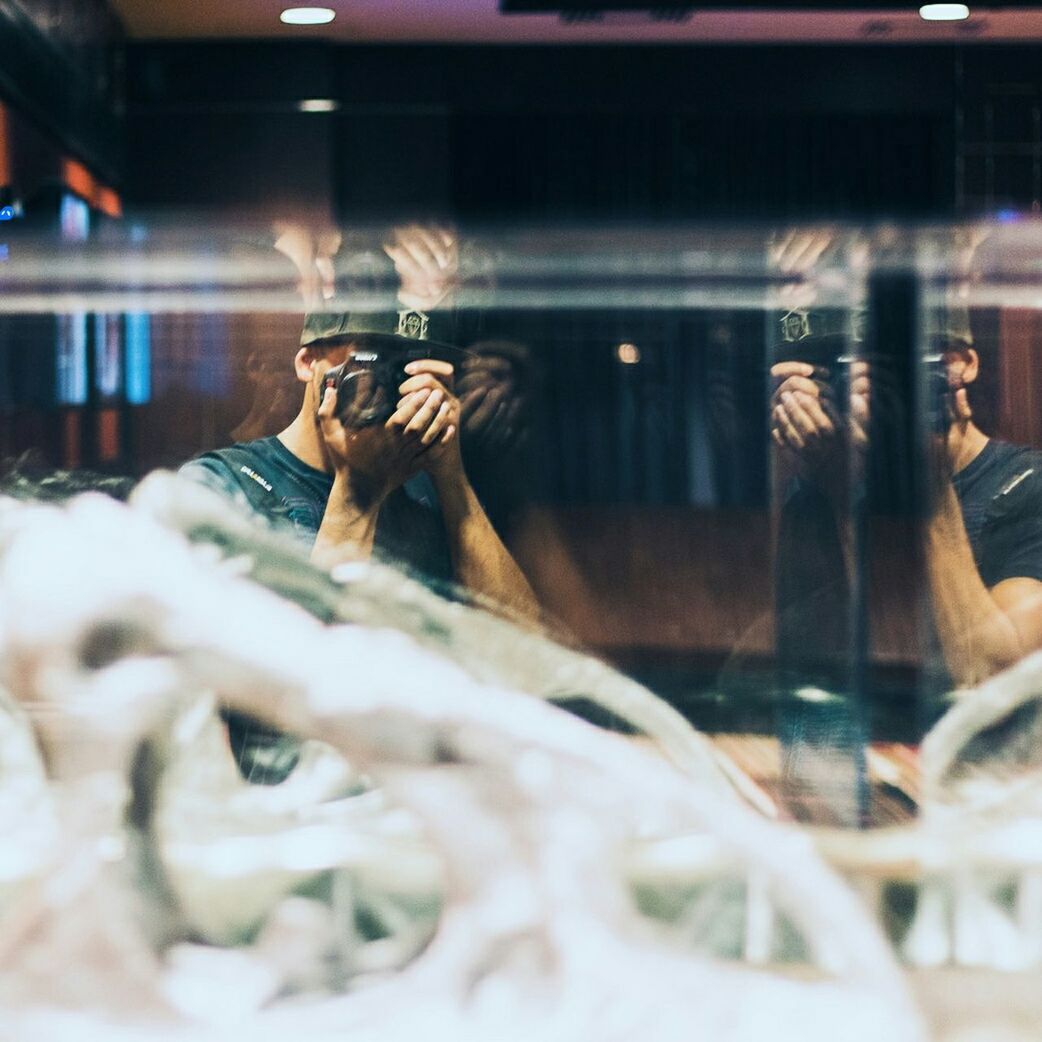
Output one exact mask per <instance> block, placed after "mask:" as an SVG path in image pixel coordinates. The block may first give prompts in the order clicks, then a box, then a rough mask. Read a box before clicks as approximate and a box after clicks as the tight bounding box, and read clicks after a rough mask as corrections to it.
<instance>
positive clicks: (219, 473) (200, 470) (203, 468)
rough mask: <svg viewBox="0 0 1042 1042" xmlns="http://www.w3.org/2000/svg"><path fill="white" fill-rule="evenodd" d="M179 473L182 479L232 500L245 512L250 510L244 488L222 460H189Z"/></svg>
mask: <svg viewBox="0 0 1042 1042" xmlns="http://www.w3.org/2000/svg"><path fill="white" fill-rule="evenodd" d="M177 473H178V475H179V476H180V477H183V478H188V479H189V481H195V482H198V483H199V484H200V485H205V486H206V488H208V489H210V490H211V491H213V492H217V493H219V494H220V495H222V496H224V497H225V498H226V499H230V500H231V501H232V502H233V503H235V504H236V506H239V507H241V508H242V509H243V510H245V511H249V510H250V504H249V501H248V500H247V498H246V494H245V493H244V492H243V490H242V487H241V486H240V485H239V483H238V482H237V481H236V480H235V477H234V475H233V474H232V472H231V471H230V470H229V469H228V468H227V467H226V466H225V465H224V464H223V463H222V462H221V461H220V460H216V459H207V458H205V457H203V458H200V459H193V460H189V461H188V462H187V463H186V464H184V466H182V467H181V469H180V470H179V471H178V472H177Z"/></svg>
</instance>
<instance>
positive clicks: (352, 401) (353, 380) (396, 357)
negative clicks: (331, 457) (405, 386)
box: [319, 337, 455, 430]
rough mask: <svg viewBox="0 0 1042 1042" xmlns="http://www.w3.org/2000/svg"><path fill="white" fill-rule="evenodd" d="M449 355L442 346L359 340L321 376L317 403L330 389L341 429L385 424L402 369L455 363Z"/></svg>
mask: <svg viewBox="0 0 1042 1042" xmlns="http://www.w3.org/2000/svg"><path fill="white" fill-rule="evenodd" d="M449 354H450V352H449V351H448V350H447V349H446V348H444V347H436V346H435V345H433V344H430V343H427V342H422V341H421V342H418V343H409V342H407V341H403V340H400V339H392V338H390V337H386V338H380V339H377V338H372V339H362V338H360V339H359V340H358V342H357V343H355V344H353V345H352V346H351V348H350V350H349V352H348V357H347V358H346V359H345V360H344V361H343V362H341V363H340V365H336V366H333V368H331V369H328V370H327V371H326V372H325V374H324V375H323V377H322V382H321V384H320V385H319V402H320V403H321V401H322V399H323V398H324V397H325V393H326V389H327V388H330V387H331V388H332V389H333V390H334V391H336V394H337V399H336V415H337V418H338V419H339V420H340V422H341V423H342V424H343V425H344V426H345V427H349V428H351V429H354V430H358V429H361V428H364V427H373V426H377V425H379V424H383V423H386V422H387V420H388V419H390V417H391V416H392V415H394V412H395V410H396V409H397V407H398V401H399V399H400V398H401V394H400V393H399V390H398V388H399V387H400V386H401V385H402V383H404V382H405V381H406V380H407V379H408V378H409V374H408V373H407V372H406V371H405V367H406V366H407V365H408V364H409V363H410V362H415V361H419V360H420V359H422V358H435V359H440V360H442V361H446V362H450V363H453V364H455V363H454V360H453V359H452V358H450V357H448V356H449Z"/></svg>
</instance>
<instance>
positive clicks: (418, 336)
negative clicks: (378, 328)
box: [396, 310, 430, 340]
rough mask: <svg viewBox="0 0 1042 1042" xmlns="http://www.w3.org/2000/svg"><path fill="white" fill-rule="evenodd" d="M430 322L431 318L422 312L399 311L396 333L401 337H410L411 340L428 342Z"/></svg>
mask: <svg viewBox="0 0 1042 1042" xmlns="http://www.w3.org/2000/svg"><path fill="white" fill-rule="evenodd" d="M429 321H430V316H429V315H425V314H424V313H423V312H422V311H414V310H409V311H399V312H398V329H397V331H396V332H397V333H398V335H399V336H407V337H409V339H410V340H426V339H427V323H428V322H429Z"/></svg>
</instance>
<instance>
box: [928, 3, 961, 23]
mask: <svg viewBox="0 0 1042 1042" xmlns="http://www.w3.org/2000/svg"><path fill="white" fill-rule="evenodd" d="M919 17H920V18H923V19H925V20H926V21H927V22H962V21H965V20H966V19H967V18H969V17H970V9H969V8H968V7H967V6H966V5H965V4H924V5H923V6H922V7H920V8H919Z"/></svg>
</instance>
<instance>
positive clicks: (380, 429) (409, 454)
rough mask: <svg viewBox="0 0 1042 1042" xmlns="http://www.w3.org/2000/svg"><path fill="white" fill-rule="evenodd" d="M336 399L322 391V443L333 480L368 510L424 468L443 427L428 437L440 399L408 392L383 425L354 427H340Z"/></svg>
mask: <svg viewBox="0 0 1042 1042" xmlns="http://www.w3.org/2000/svg"><path fill="white" fill-rule="evenodd" d="M450 368H451V367H450ZM336 399H337V393H336V391H335V390H333V389H332V388H329V389H327V390H326V393H325V395H324V396H323V399H322V405H321V407H320V408H319V411H318V419H319V425H320V428H321V431H322V440H323V442H324V443H325V447H326V452H327V453H328V455H329V459H330V463H331V464H332V466H333V470H334V473H335V475H336V477H337V478H338V479H341V481H346V482H347V485H348V487H349V489H350V492H351V495H352V497H353V498H354V499H355V500H356V502H357V504H358V505H359V506H361V507H363V508H366V509H368V508H369V507H370V506H374V505H379V504H380V503H382V502H383V500H385V499H386V498H387V496H388V495H390V493H391V492H393V491H394V490H395V489H396V488H399V487H400V486H401V485H403V484H404V483H405V482H406V481H408V480H409V478H411V477H412V476H413V475H414V474H416V473H418V472H419V471H420V470H421V469H422V467H423V466H424V455H425V453H426V452H427V451H428V449H429V447H430V445H431V439H432V438H436V437H437V432H438V431H439V429H441V427H443V425H441V427H438V426H436V427H435V430H434V433H433V434H431V433H430V428H431V427H432V426H434V421H435V419H436V418H437V417H438V415H439V414H440V412H441V406H442V404H443V401H442V395H440V394H439V395H435V394H434V392H433V391H432V389H430V388H427V387H424V388H419V389H417V390H415V391H410V393H408V394H406V395H405V396H404V397H403V398H402V400H401V401H400V402H399V403H398V408H397V409H396V410H395V412H394V414H393V415H392V416H391V417H389V418H388V419H387V421H386V422H385V423H383V424H382V425H380V424H375V425H372V426H365V427H359V428H354V427H349V426H344V424H343V423H342V422H341V420H340V418H339V416H338V415H337V401H336Z"/></svg>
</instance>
